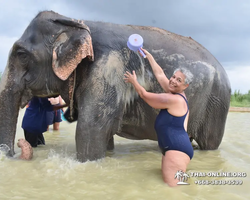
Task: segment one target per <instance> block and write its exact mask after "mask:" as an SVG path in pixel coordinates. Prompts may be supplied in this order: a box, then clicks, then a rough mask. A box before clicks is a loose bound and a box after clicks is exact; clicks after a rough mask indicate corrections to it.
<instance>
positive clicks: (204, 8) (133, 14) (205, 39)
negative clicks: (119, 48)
mask: <svg viewBox="0 0 250 200" xmlns="http://www.w3.org/2000/svg"><path fill="white" fill-rule="evenodd" d="M0 5H1V7H0V25H1V28H0V72H3V71H4V69H5V67H6V64H7V60H8V53H9V50H10V49H11V47H12V45H13V43H14V42H15V41H16V40H17V39H19V38H20V37H21V35H22V33H23V32H24V30H25V29H26V27H27V26H28V25H29V23H30V21H31V20H32V19H33V18H34V17H35V16H36V15H37V14H38V12H40V11H44V10H53V11H55V12H57V13H59V14H62V15H65V16H67V17H71V18H75V19H83V20H93V21H103V22H112V23H119V24H132V25H141V26H155V27H159V28H162V29H165V30H168V31H171V32H173V33H176V34H179V35H183V36H190V37H192V38H193V39H194V40H196V41H197V42H198V43H200V44H201V45H202V46H204V47H205V48H206V49H208V50H209V52H210V53H211V54H212V55H213V56H214V57H215V58H216V59H217V60H218V61H219V62H220V64H221V65H222V66H223V67H224V69H225V70H226V73H227V75H228V77H229V80H230V83H231V88H232V93H233V92H234V91H236V90H237V91H240V92H241V93H242V94H245V93H248V91H249V90H250V1H249V0H238V1H236V0H202V1H201V0H153V1H152V0H144V1H143V0H72V1H69V0H53V1H51V0H43V1H37V0H22V1H18V0H8V1H7V0H0Z"/></svg>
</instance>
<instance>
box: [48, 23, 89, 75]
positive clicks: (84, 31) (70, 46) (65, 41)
mask: <svg viewBox="0 0 250 200" xmlns="http://www.w3.org/2000/svg"><path fill="white" fill-rule="evenodd" d="M54 22H55V23H60V24H62V25H65V26H69V28H68V29H66V31H65V32H63V33H61V34H60V35H59V36H58V37H57V39H56V40H55V42H54V44H53V51H52V68H53V70H54V72H55V74H56V75H57V76H58V77H59V78H60V79H61V80H66V79H68V77H69V76H70V74H71V73H72V72H73V71H74V70H75V69H76V67H77V65H78V64H79V63H80V62H81V61H82V59H84V58H86V57H87V58H89V60H91V61H93V60H94V53H93V46H92V38H91V36H90V31H89V28H88V27H87V26H86V25H85V24H84V23H83V22H82V21H73V20H70V19H67V18H65V19H56V20H54Z"/></svg>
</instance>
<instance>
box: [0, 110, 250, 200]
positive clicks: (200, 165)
mask: <svg viewBox="0 0 250 200" xmlns="http://www.w3.org/2000/svg"><path fill="white" fill-rule="evenodd" d="M23 112H24V110H21V111H20V115H19V121H18V127H17V137H16V141H17V139H18V138H21V137H23V130H22V128H21V127H20V124H21V120H22V116H23ZM249 120H250V113H229V116H228V120H227V125H226V131H225V136H224V138H223V142H222V144H221V146H220V148H219V149H218V150H215V151H198V150H196V151H195V154H194V158H193V159H192V161H191V163H190V165H189V167H188V170H187V174H189V175H190V178H189V179H188V181H186V182H188V183H190V185H181V186H178V187H175V188H169V187H168V186H166V185H165V184H164V183H163V181H162V178H161V171H160V167H161V153H160V152H159V151H158V147H157V143H156V142H154V141H133V140H127V139H123V138H119V137H116V138H115V150H114V151H113V152H108V153H107V157H106V158H104V159H102V160H98V161H94V162H86V163H79V162H77V161H76V160H75V141H74V133H75V125H76V124H75V123H73V124H68V123H67V122H62V123H61V125H60V131H54V132H53V131H52V130H50V131H48V132H46V133H45V134H44V136H45V138H46V145H45V146H39V147H38V148H35V149H34V158H33V160H31V161H22V160H18V159H17V158H16V157H17V156H18V155H20V149H19V148H18V147H17V146H16V147H15V151H16V153H17V154H16V156H15V158H7V157H5V156H4V155H3V153H2V154H0V171H1V173H0V199H1V200H5V199H8V200H9V199H18V200H20V199H38V200H40V199H41V200H42V199H53V200H57V199H60V200H62V199H67V200H74V199H85V200H88V199H91V200H95V199H98V200H99V199H105V200H106V199H107V200H109V199H110V200H113V199H114V200H117V199H119V200H147V199H150V200H151V199H158V200H163V199H190V200H191V199H198V200H205V199H212V200H217V199H227V200H231V199H232V200H239V199H250V194H249V193H250V191H249V186H250V178H249V177H250V155H249V152H250V145H249V141H250V134H249V133H250V131H249V130H250V123H249ZM51 128H52V127H51ZM196 172H197V173H200V174H202V173H205V174H209V173H210V172H216V173H219V172H230V173H231V174H233V172H244V173H246V174H247V177H231V178H229V177H208V176H206V177H192V176H191V174H192V173H196ZM202 180H209V181H213V180H218V181H224V182H225V181H228V182H229V180H233V181H234V180H242V181H243V184H242V185H211V184H212V183H211V184H210V185H198V184H196V183H195V182H196V181H202ZM218 183H220V182H218ZM218 183H217V184H218Z"/></svg>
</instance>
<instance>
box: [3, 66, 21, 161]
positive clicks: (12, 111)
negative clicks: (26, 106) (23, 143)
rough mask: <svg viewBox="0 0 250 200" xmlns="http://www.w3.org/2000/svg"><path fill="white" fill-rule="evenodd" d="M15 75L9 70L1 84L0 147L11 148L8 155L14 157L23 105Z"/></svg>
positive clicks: (6, 70) (6, 71)
mask: <svg viewBox="0 0 250 200" xmlns="http://www.w3.org/2000/svg"><path fill="white" fill-rule="evenodd" d="M13 77H14V74H13V73H10V72H9V70H8V68H6V69H5V72H4V74H3V76H2V78H1V83H0V145H3V144H5V145H7V146H8V147H9V149H10V150H9V152H8V155H10V156H13V155H14V141H15V133H16V124H17V118H18V113H19V105H20V103H21V94H20V91H18V90H17V88H19V87H17V86H15V85H16V83H15V82H16V79H15V78H13Z"/></svg>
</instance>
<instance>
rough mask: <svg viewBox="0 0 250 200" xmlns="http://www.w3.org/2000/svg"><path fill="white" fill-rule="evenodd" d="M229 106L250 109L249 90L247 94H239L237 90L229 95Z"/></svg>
mask: <svg viewBox="0 0 250 200" xmlns="http://www.w3.org/2000/svg"><path fill="white" fill-rule="evenodd" d="M230 106H232V107H250V90H248V93H247V94H241V93H240V91H239V90H236V91H234V94H232V95H231V100H230Z"/></svg>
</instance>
